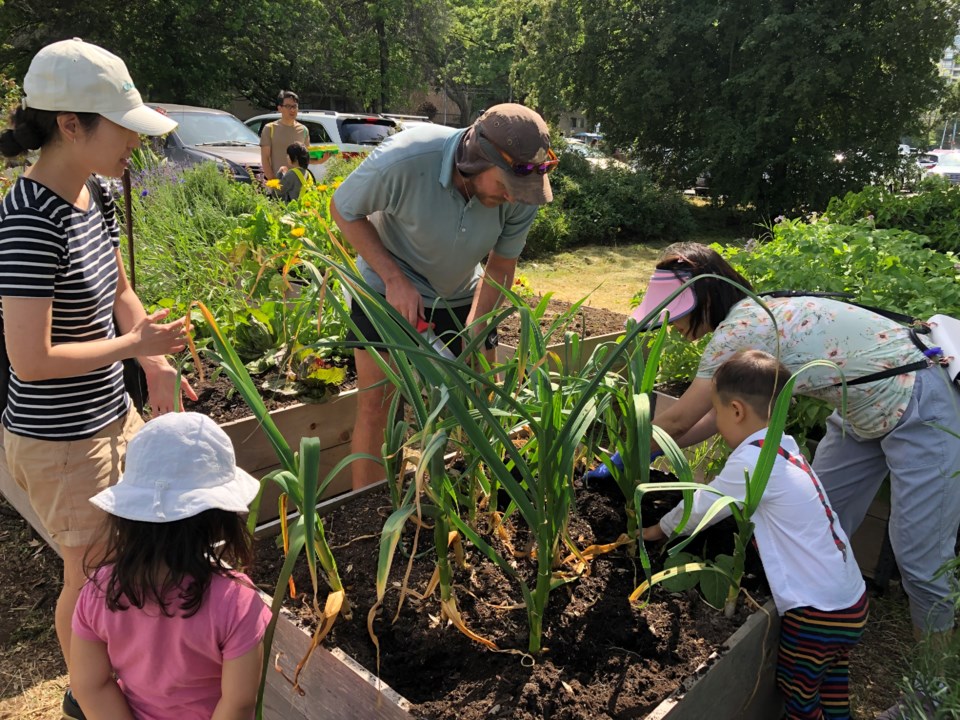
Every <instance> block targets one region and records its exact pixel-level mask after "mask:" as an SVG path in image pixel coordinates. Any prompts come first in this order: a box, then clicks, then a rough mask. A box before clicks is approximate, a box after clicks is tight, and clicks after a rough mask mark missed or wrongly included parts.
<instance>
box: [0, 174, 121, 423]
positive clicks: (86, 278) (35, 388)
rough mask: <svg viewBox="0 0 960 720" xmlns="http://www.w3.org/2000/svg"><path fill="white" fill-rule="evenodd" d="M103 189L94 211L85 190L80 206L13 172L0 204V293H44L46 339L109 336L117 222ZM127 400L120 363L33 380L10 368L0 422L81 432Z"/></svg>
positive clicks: (112, 416)
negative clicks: (48, 309)
mask: <svg viewBox="0 0 960 720" xmlns="http://www.w3.org/2000/svg"><path fill="white" fill-rule="evenodd" d="M101 186H102V183H101ZM103 191H104V192H103V199H104V211H103V214H102V215H101V213H100V209H99V208H98V207H97V204H96V203H95V202H94V201H93V199H92V198H91V202H90V209H89V210H87V211H82V210H79V209H77V208H76V207H74V206H73V205H72V204H70V203H69V202H67V201H66V200H64V199H63V198H62V197H60V196H59V195H57V194H55V193H54V192H53V191H51V190H50V189H48V188H47V187H45V186H43V185H41V184H40V183H38V182H35V181H33V180H30V179H29V178H24V177H21V178H20V179H19V180H17V182H16V183H15V184H14V186H13V187H12V188H11V189H10V192H8V193H7V195H6V197H5V198H4V199H3V204H2V206H0V298H3V297H31V298H52V299H53V328H52V333H51V340H52V342H53V344H54V345H59V344H62V343H75V342H87V341H90V340H103V339H107V338H112V337H114V336H115V330H114V324H113V302H114V299H115V297H116V291H117V277H118V276H117V261H116V254H115V253H116V248H117V247H118V246H119V242H120V230H119V228H118V227H117V221H116V217H115V206H114V203H113V196H112V195H111V194H110V192H109V191H108V190H107V188H106V187H103ZM128 407H129V400H128V398H127V394H126V392H125V391H124V387H123V365H122V363H119V362H116V363H113V364H112V365H110V366H108V367H103V368H100V369H98V370H94V371H93V372H90V373H87V374H85V375H78V376H76V377H71V378H59V379H55V380H41V381H39V382H24V381H22V380H20V379H19V378H18V377H17V375H16V373H15V372H13V369H12V368H11V370H10V387H9V391H8V396H7V409H6V410H5V411H4V413H3V425H4V427H5V428H7V429H8V430H10V431H11V432H14V433H17V434H18V435H26V436H28V437H35V438H41V439H43V440H54V441H67V440H81V439H83V438H89V437H92V436H93V435H96V434H97V432H98V431H99V430H101V429H102V428H103V427H105V426H106V425H108V424H110V423H111V422H113V421H114V420H119V419H120V418H122V417H124V415H125V414H126V413H127V410H128Z"/></svg>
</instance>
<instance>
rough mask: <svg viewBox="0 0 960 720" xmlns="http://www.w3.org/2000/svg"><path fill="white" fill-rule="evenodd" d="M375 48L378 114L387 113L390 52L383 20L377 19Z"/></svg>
mask: <svg viewBox="0 0 960 720" xmlns="http://www.w3.org/2000/svg"><path fill="white" fill-rule="evenodd" d="M376 28H377V46H378V47H379V49H380V110H379V111H380V112H387V102H388V99H389V97H390V77H389V71H390V50H389V47H388V45H387V30H386V26H385V24H384V22H383V18H379V19H377V23H376Z"/></svg>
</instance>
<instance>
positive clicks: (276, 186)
mask: <svg viewBox="0 0 960 720" xmlns="http://www.w3.org/2000/svg"><path fill="white" fill-rule="evenodd" d="M267 187H268V188H273V189H274V190H279V189H280V181H279V180H277V179H276V178H274V179H273V180H267Z"/></svg>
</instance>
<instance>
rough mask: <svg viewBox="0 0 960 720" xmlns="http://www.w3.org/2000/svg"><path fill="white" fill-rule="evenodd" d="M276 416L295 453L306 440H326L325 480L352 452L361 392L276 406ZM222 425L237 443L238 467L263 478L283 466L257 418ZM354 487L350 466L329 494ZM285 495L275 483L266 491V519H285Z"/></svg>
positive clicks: (322, 460)
mask: <svg viewBox="0 0 960 720" xmlns="http://www.w3.org/2000/svg"><path fill="white" fill-rule="evenodd" d="M270 416H271V418H273V422H274V423H275V424H276V426H277V429H278V430H280V432H281V433H282V434H283V437H284V438H285V439H286V441H287V442H288V443H289V445H290V447H291V449H293V450H294V451H295V452H296V451H298V450H299V449H300V440H301V438H304V437H316V438H318V439H319V440H320V447H321V452H320V473H319V480H320V481H321V482H322V481H323V479H324V478H325V477H326V476H327V475H328V474H329V473H330V471H331V470H333V468H334V466H336V464H337V463H339V462H340V461H341V460H343V458H345V457H346V456H347V455H349V454H350V441H351V438H352V436H353V424H354V421H355V420H356V417H357V391H356V390H349V391H347V392H345V393H342V394H340V395H338V396H336V397H335V398H333V399H331V400H329V401H328V402H323V403H307V404H298V405H292V406H290V407H287V408H282V409H281V410H275V411H274V412H272V413H271V414H270ZM220 427H221V428H223V430H224V432H226V433H227V435H228V436H229V437H230V440H231V441H232V442H233V447H234V450H235V452H236V455H237V465H239V466H240V467H242V468H243V469H244V470H246V471H247V472H248V473H250V474H251V475H254V476H255V477H258V478H259V477H263V476H264V475H266V474H267V473H269V472H271V471H273V470H275V469H277V468H278V467H279V464H278V463H277V454H276V453H275V452H274V450H273V446H272V445H271V444H270V441H269V440H268V439H267V436H266V433H264V432H263V430H262V429H261V428H260V425H259V423H257V421H256V420H255V419H254V418H253V417H248V418H244V419H242V420H234V421H232V422H228V423H224V424H223V425H221V426H220ZM350 487H351V479H350V469H349V468H346V469H345V470H343V471H341V472H340V473H338V474H337V476H336V477H335V478H334V480H333V482H331V483H330V485H329V486H328V487H327V490H326V492H324V494H323V497H325V498H326V497H331V496H333V495H337V494H340V493H343V492H346V491H348V490H349V489H350ZM279 496H280V491H279V489H278V488H277V487H276V486H275V485H271V486H269V487H268V488H267V490H266V491H265V492H264V497H263V500H262V501H261V504H260V520H261V521H269V520H274V519H276V518H277V517H279V510H278V507H277V500H278V498H279Z"/></svg>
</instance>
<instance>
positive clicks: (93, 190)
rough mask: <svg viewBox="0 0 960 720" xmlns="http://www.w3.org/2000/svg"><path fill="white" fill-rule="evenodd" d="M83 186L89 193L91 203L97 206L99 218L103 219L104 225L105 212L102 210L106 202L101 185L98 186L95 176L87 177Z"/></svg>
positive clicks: (98, 182)
mask: <svg viewBox="0 0 960 720" xmlns="http://www.w3.org/2000/svg"><path fill="white" fill-rule="evenodd" d="M85 184H86V186H87V191H88V192H89V193H90V197H91V198H93V201H94V202H95V203H96V204H97V208H99V210H100V217H101V218H103V222H104V223H106V221H107V220H106V210H104V203H105V202H106V201H105V200H104V199H103V185H101V184H100V181H99V180H98V179H97V176H96V175H91V176H90V177H88V178H87V182H86V183H85Z"/></svg>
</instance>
